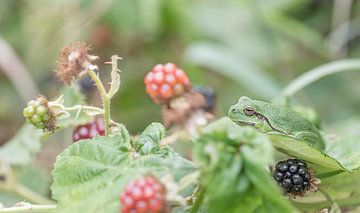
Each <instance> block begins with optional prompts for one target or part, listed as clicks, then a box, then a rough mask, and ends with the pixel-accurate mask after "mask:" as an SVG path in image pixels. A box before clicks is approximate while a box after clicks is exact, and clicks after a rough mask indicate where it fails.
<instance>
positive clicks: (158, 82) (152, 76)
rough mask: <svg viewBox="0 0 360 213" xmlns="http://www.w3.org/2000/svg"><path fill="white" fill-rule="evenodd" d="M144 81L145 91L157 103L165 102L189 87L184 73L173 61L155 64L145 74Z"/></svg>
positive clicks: (188, 89)
mask: <svg viewBox="0 0 360 213" xmlns="http://www.w3.org/2000/svg"><path fill="white" fill-rule="evenodd" d="M144 83H145V86H146V92H147V93H148V94H149V95H150V97H151V99H152V100H153V101H154V102H155V103H157V104H163V103H167V102H169V100H171V99H172V98H174V97H177V96H180V95H182V94H184V93H185V92H188V91H190V89H191V84H190V81H189V78H188V77H187V75H186V73H185V72H184V71H183V70H181V69H179V68H178V67H177V66H176V65H175V64H173V63H167V64H157V65H155V66H154V67H153V69H152V70H151V71H150V72H149V73H148V74H147V75H146V76H145V79H144Z"/></svg>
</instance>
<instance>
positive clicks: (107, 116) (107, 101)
mask: <svg viewBox="0 0 360 213" xmlns="http://www.w3.org/2000/svg"><path fill="white" fill-rule="evenodd" d="M87 73H88V74H89V76H90V77H91V79H92V80H93V81H94V82H95V85H96V87H97V88H98V90H99V92H100V96H101V99H102V102H103V109H104V124H105V136H109V133H110V99H109V98H108V96H107V93H106V90H105V87H104V85H103V83H102V82H101V80H100V78H99V76H98V75H97V74H96V73H95V72H94V71H93V70H91V69H88V70H87Z"/></svg>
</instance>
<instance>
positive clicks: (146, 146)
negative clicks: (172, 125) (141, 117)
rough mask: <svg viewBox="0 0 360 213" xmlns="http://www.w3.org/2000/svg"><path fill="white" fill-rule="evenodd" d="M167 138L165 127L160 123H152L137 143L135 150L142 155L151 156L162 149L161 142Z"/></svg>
mask: <svg viewBox="0 0 360 213" xmlns="http://www.w3.org/2000/svg"><path fill="white" fill-rule="evenodd" d="M164 136H165V127H164V126H163V125H162V124H160V123H151V124H150V125H149V126H148V127H146V129H145V130H144V131H143V132H142V133H141V134H140V136H139V137H138V139H137V140H136V141H135V149H136V150H137V151H138V152H140V154H150V153H154V152H156V151H158V150H159V149H160V145H159V143H160V140H161V139H162V138H164Z"/></svg>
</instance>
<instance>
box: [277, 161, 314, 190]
mask: <svg viewBox="0 0 360 213" xmlns="http://www.w3.org/2000/svg"><path fill="white" fill-rule="evenodd" d="M273 177H274V179H275V180H276V182H278V183H279V185H280V186H281V187H282V188H283V189H284V190H285V192H287V193H292V194H294V195H301V194H303V193H305V192H306V191H308V190H310V188H311V187H312V174H311V172H310V170H309V169H308V167H307V164H306V163H305V162H304V161H301V160H298V159H288V160H284V161H280V162H278V163H277V164H276V166H275V171H274V174H273Z"/></svg>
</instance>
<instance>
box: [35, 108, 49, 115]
mask: <svg viewBox="0 0 360 213" xmlns="http://www.w3.org/2000/svg"><path fill="white" fill-rule="evenodd" d="M47 112H48V110H47V108H46V107H44V106H38V107H37V108H36V114H37V115H39V116H43V115H45V114H46V113H47Z"/></svg>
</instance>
